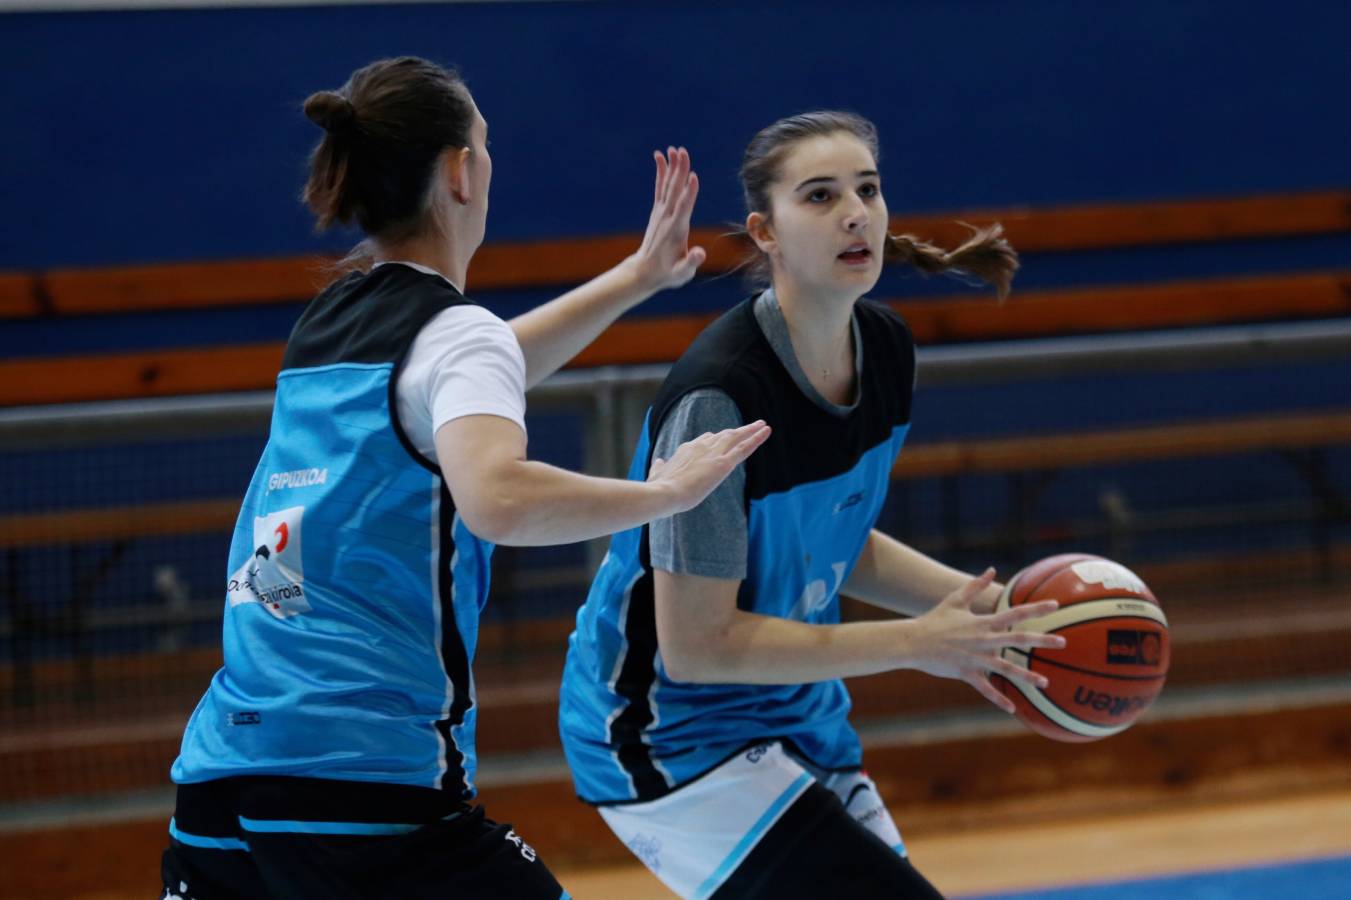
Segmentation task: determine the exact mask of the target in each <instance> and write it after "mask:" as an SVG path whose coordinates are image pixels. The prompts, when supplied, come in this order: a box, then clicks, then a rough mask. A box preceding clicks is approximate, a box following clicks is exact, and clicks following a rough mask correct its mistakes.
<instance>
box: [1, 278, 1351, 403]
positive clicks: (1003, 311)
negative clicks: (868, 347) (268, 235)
mask: <svg viewBox="0 0 1351 900" xmlns="http://www.w3.org/2000/svg"><path fill="white" fill-rule="evenodd" d="M891 305H892V306H893V308H895V309H896V310H897V311H899V312H900V313H901V314H902V315H903V316H905V319H906V321H907V322H909V324H910V328H911V330H912V331H913V332H914V334H915V339H916V340H917V341H918V342H919V343H921V344H932V343H942V342H946V341H967V340H989V339H1000V338H1017V337H1027V336H1053V335H1056V334H1075V333H1092V332H1106V331H1114V330H1118V329H1119V330H1141V329H1150V328H1168V327H1179V326H1188V325H1218V324H1224V323H1229V322H1251V321H1259V320H1267V319H1296V318H1331V317H1337V316H1347V315H1351V271H1347V272H1316V273H1300V274H1294V275H1273V276H1261V277H1255V278H1241V279H1214V280H1207V281H1187V282H1172V283H1165V284H1153V285H1139V286H1129V287H1116V286H1113V287H1102V288H1091V289H1076V290H1067V291H1044V292H1036V293H1030V294H1023V295H1016V296H1015V297H1014V299H1012V300H1010V301H1009V302H1008V303H1006V304H1004V305H1003V306H1000V305H997V304H996V303H995V302H994V300H993V299H990V298H985V297H957V298H951V299H940V300H907V301H904V302H900V301H891ZM717 315H718V313H703V314H698V315H688V316H671V317H660V318H642V317H637V318H631V319H627V320H622V321H620V322H617V323H615V324H614V325H612V326H611V327H610V328H609V329H608V330H606V331H605V333H604V334H602V335H601V336H600V337H599V338H597V339H596V341H595V342H594V343H592V344H591V346H589V347H587V348H586V349H585V350H584V351H582V352H581V353H580V354H579V355H578V356H577V357H576V358H575V359H574V360H573V361H572V362H571V363H569V367H570V368H585V367H588V366H602V365H632V364H641V363H661V362H671V361H674V360H675V359H676V358H677V357H679V356H680V354H681V353H682V352H684V350H685V348H686V347H688V346H689V344H690V342H691V341H692V340H693V339H694V337H695V335H697V334H698V333H699V331H700V330H701V329H702V328H703V327H704V326H705V325H707V324H708V323H709V322H711V321H712V320H713V319H714V318H715V317H716V316H717ZM282 350H283V345H282V344H281V343H271V344H247V345H234V346H224V347H208V348H201V349H175V350H158V351H143V352H139V353H126V354H98V355H90V356H78V357H58V358H42V357H39V358H29V359H17V360H4V361H0V406H3V405H22V404H39V403H63V402H70V401H80V400H107V399H117V398H125V397H146V396H164V395H167V394H196V393H214V392H219V391H240V390H265V389H267V388H270V387H272V386H273V384H274V382H275V379H276V375H277V370H278V367H279V366H280V364H281V356H282Z"/></svg>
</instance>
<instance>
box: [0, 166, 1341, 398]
mask: <svg viewBox="0 0 1351 900" xmlns="http://www.w3.org/2000/svg"><path fill="white" fill-rule="evenodd" d="M954 219H961V220H963V221H967V222H971V223H972V224H976V225H983V224H988V223H991V222H995V221H999V222H1002V223H1003V224H1004V226H1005V229H1006V231H1007V233H1008V236H1009V238H1010V240H1011V241H1012V242H1013V244H1014V246H1016V247H1018V248H1019V250H1020V251H1022V252H1025V253H1037V252H1052V251H1077V250H1098V249H1104V248H1130V247H1141V246H1158V245H1175V244H1204V243H1208V242H1219V241H1231V240H1236V239H1254V238H1295V237H1315V236H1321V235H1329V234H1341V233H1346V232H1351V191H1338V190H1332V191H1324V192H1319V193H1310V194H1289V195H1273V196H1253V197H1239V198H1222V199H1203V200H1183V201H1172V202H1153V203H1127V204H1115V205H1101V206H1082V207H1068V208H1053V209H1036V210H1032V209H1021V208H1020V209H1005V210H992V211H983V212H968V213H955V214H951V215H926V216H897V217H895V218H893V219H892V221H891V223H890V224H891V228H892V230H893V231H898V232H909V233H913V234H916V235H918V236H920V237H923V238H926V239H931V240H936V241H939V242H940V243H945V244H949V245H951V244H953V243H954V242H956V241H960V240H961V239H962V238H963V237H964V234H965V232H964V231H963V230H962V229H961V228H960V226H958V225H956V224H954ZM691 241H692V242H693V243H698V244H702V245H703V246H704V247H705V248H707V250H708V251H709V258H708V262H707V263H706V264H705V267H704V271H705V272H706V273H709V274H717V273H722V272H727V271H729V270H731V269H732V268H733V267H734V266H735V265H736V264H737V263H738V262H739V260H740V259H741V257H742V255H743V252H744V245H743V244H741V243H740V242H739V241H737V240H735V239H732V238H729V237H727V236H725V235H724V234H722V232H721V230H719V229H708V228H705V229H696V230H695V231H694V232H693V233H692V235H691ZM637 243H638V237H637V236H636V235H620V236H610V237H596V238H568V239H561V240H554V241H534V242H530V243H525V244H506V243H503V244H490V245H486V246H484V247H483V248H482V249H481V250H480V251H479V252H478V254H477V255H476V256H475V258H474V270H473V289H474V291H475V292H476V294H478V293H484V294H485V295H486V294H490V293H491V292H492V291H495V290H515V289H521V288H540V287H552V286H562V285H569V284H577V283H580V282H582V281H585V280H586V279H588V278H591V277H593V276H595V275H597V274H599V273H600V272H602V271H604V270H605V269H606V268H608V267H609V266H611V265H613V264H614V263H616V262H618V261H619V260H620V259H622V258H623V257H624V256H625V255H626V254H627V253H629V252H630V251H631V250H632V248H633V247H635V246H637ZM522 259H529V260H531V265H530V266H528V267H526V266H522V265H521V264H520V260H522ZM329 262H330V261H328V260H325V259H321V258H317V257H301V258H289V259H261V260H237V261H225V262H207V263H166V264H160V265H149V266H126V267H114V268H103V269H75V270H62V271H49V272H7V273H6V272H0V319H5V318H10V319H18V318H31V317H37V316H63V315H86V314H93V313H121V312H128V311H137V310H150V309H180V310H181V309H204V308H210V307H221V306H232V305H243V304H260V303H291V304H296V303H300V302H303V301H305V300H307V299H308V298H309V297H310V296H312V295H313V294H314V292H315V291H316V290H317V288H318V287H319V286H320V285H322V284H323V283H324V282H325V281H326V280H328V277H329V274H328V273H327V272H326V271H325V266H326V265H327V264H328V263H329ZM893 302H894V301H893ZM895 305H896V307H897V308H898V309H899V310H900V311H901V312H902V313H903V314H904V315H905V317H906V319H907V321H908V322H909V323H910V325H911V328H912V329H913V331H914V333H915V336H916V339H917V340H918V341H919V342H920V343H921V344H932V343H936V342H944V341H960V340H989V339H1000V338H1016V337H1026V336H1033V335H1041V336H1046V335H1056V334H1067V333H1101V332H1108V331H1116V330H1122V329H1126V330H1139V329H1151V328H1171V327H1186V326H1198V325H1216V324H1227V323H1235V322H1253V321H1266V320H1272V319H1292V318H1327V317H1335V316H1345V315H1351V270H1335V271H1323V272H1318V271H1315V272H1293V273H1285V274H1277V275H1257V276H1245V277H1237V278H1236V277H1227V278H1213V279H1196V280H1187V281H1178V282H1167V283H1160V284H1143V285H1129V286H1113V285H1108V286H1092V287H1079V288H1072V289H1066V290H1052V291H1035V292H1030V293H1022V292H1019V293H1017V294H1016V295H1015V297H1014V298H1013V299H1012V300H1011V301H1010V302H1008V303H1006V304H1005V305H1003V306H1000V307H996V306H995V305H994V304H993V302H992V301H991V300H990V299H989V298H988V297H986V296H977V295H971V296H966V297H955V298H942V299H927V300H926V299H910V300H906V301H904V302H903V303H900V302H895ZM712 318H713V315H712V314H699V315H677V316H660V317H641V316H640V317H637V318H633V319H628V320H625V321H621V322H619V323H617V324H616V325H614V326H613V327H611V328H610V329H609V330H608V331H606V332H605V334H603V335H602V336H601V337H600V338H599V339H598V340H597V341H596V342H595V343H593V344H592V345H591V346H590V347H588V348H587V349H586V350H585V351H583V353H582V354H580V355H579V356H578V357H577V358H576V359H575V360H574V361H573V362H572V365H574V366H579V367H586V366H602V365H629V364H641V363H659V362H670V361H672V360H674V359H675V358H676V357H677V356H679V354H680V353H681V352H682V351H683V350H684V348H685V347H686V346H688V344H689V342H690V340H692V339H693V337H694V336H695V335H696V334H698V333H699V331H700V330H701V329H702V328H703V327H704V326H705V325H706V324H707V323H708V322H709V321H710V320H711V319H712ZM281 353H282V345H281V343H279V342H271V343H258V344H243V345H224V346H212V347H207V348H197V349H188V348H170V349H164V350H147V351H140V352H130V353H106V354H86V355H80V356H76V357H70V358H46V357H33V358H25V359H12V360H0V406H7V405H10V406H12V405H31V404H43V403H63V402H70V401H87V400H106V399H115V398H124V397H145V396H165V395H176V394H193V393H214V392H220V391H241V390H262V389H267V388H270V387H272V385H273V383H274V379H275V377H276V372H277V368H278V365H279V363H280V361H281Z"/></svg>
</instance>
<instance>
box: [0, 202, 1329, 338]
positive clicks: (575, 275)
mask: <svg viewBox="0 0 1351 900" xmlns="http://www.w3.org/2000/svg"><path fill="white" fill-rule="evenodd" d="M956 220H961V221H965V222H970V223H972V224H977V225H984V224H989V223H991V222H996V221H998V222H1003V223H1004V226H1005V228H1006V230H1007V232H1008V235H1009V238H1010V239H1011V240H1012V241H1013V244H1014V246H1016V247H1018V248H1019V250H1021V251H1022V252H1025V253H1036V252H1045V251H1064V250H1085V249H1101V248H1107V247H1132V246H1144V245H1154V244H1175V243H1197V242H1205V241H1221V240H1232V239H1238V238H1272V237H1290V236H1296V235H1316V234H1328V233H1337V232H1344V231H1348V230H1351V191H1322V192H1317V193H1303V194H1277V195H1260V196H1252V197H1233V198H1208V199H1196V200H1176V201H1164V202H1151V203H1121V204H1097V205H1085V206H1076V207H1053V208H1046V209H1029V208H1015V209H1004V210H977V211H966V212H954V213H943V214H938V215H901V216H896V217H893V219H892V220H891V228H892V230H893V231H896V232H905V233H912V234H915V235H916V236H918V237H921V238H924V239H928V240H934V241H938V242H939V243H943V244H948V245H952V244H955V243H956V242H959V241H961V240H962V239H964V237H965V236H966V231H965V230H964V229H962V228H961V227H960V226H959V225H957V224H955V222H956ZM725 232H726V229H725V228H698V229H695V230H694V231H693V233H692V234H691V240H692V242H693V243H696V244H701V245H702V246H704V247H705V248H706V249H707V250H708V252H709V259H708V262H707V263H706V264H705V271H706V272H707V273H719V272H726V271H728V270H730V269H731V268H732V267H733V266H735V265H737V264H738V263H739V262H740V261H741V259H742V257H743V255H744V252H745V249H746V245H745V244H743V243H742V242H741V241H739V240H736V239H733V238H729V237H727V236H726V233H725ZM640 239H641V235H640V234H636V233H634V234H623V235H611V236H600V237H582V238H562V239H557V240H547V241H525V242H504V243H493V244H488V245H485V246H484V247H483V248H482V249H481V250H480V251H479V252H478V254H477V255H476V256H475V259H474V265H473V267H472V268H471V269H470V274H469V278H470V284H469V285H468V286H467V288H466V289H467V290H470V291H473V292H483V291H493V290H506V289H518V288H529V287H548V286H555V285H568V284H576V283H580V282H582V281H585V280H587V279H588V278H592V277H594V276H595V275H598V274H600V273H601V272H603V271H605V270H606V269H607V268H609V267H610V266H612V265H614V264H615V263H616V262H618V261H619V260H621V259H623V258H624V257H625V256H626V255H627V254H629V253H631V252H633V250H634V249H635V248H637V246H638V243H639V241H640ZM331 264H332V260H331V259H327V258H324V257H318V256H300V257H286V258H279V259H246V260H225V261H215V262H188V263H163V264H154V265H139V266H115V267H102V268H88V269H61V270H53V271H49V272H43V273H39V274H31V273H30V274H25V273H0V317H11V318H12V317H19V316H31V315H37V314H39V313H42V312H54V313H57V314H67V315H70V314H83V313H94V312H125V311H130V310H145V309H163V308H198V307H205V306H230V305H239V304H252V303H271V302H288V303H289V302H299V301H303V300H306V299H308V298H309V297H311V296H313V294H314V293H315V292H316V290H317V289H318V288H319V287H320V286H322V285H323V284H324V283H325V282H327V281H328V280H330V279H331V277H332V270H331V269H330V268H329V267H330V266H331Z"/></svg>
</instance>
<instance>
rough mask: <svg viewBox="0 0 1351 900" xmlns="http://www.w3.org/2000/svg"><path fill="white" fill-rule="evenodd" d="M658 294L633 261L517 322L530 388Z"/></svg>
mask: <svg viewBox="0 0 1351 900" xmlns="http://www.w3.org/2000/svg"><path fill="white" fill-rule="evenodd" d="M653 293H655V292H654V291H653V290H652V289H650V288H649V287H648V286H647V285H646V284H645V283H644V282H643V281H642V279H641V278H640V277H639V276H638V273H637V267H636V265H635V263H634V261H633V258H632V257H630V258H628V259H625V260H624V261H623V262H621V263H620V264H619V265H617V266H615V267H614V268H613V269H610V270H609V271H608V272H605V273H603V274H601V275H599V276H597V277H596V278H593V279H591V280H590V281H588V282H587V283H586V284H583V285H581V286H580V287H578V288H574V289H573V290H571V291H568V292H567V293H566V294H564V295H563V296H561V297H558V298H557V299H555V300H551V301H549V302H548V303H545V304H542V305H540V306H537V307H535V308H534V309H532V310H531V311H530V312H527V313H524V314H522V315H519V316H517V317H516V318H514V319H512V320H511V321H510V322H508V323H507V324H509V325H510V326H511V329H512V330H513V331H514V332H516V339H517V340H518V341H519V342H520V344H521V351H522V353H523V354H524V355H525V382H526V387H528V388H529V387H534V386H535V385H537V384H539V383H540V382H541V381H543V380H544V379H545V378H548V377H549V376H550V375H552V374H553V373H554V372H557V371H558V370H559V369H560V368H562V367H563V365H564V364H565V363H567V361H568V360H570V359H572V358H573V357H574V356H576V355H577V354H578V353H580V352H582V350H584V349H585V348H586V346H587V345H588V344H590V343H591V342H592V341H594V340H595V339H596V338H597V337H599V336H600V334H601V332H603V331H604V330H605V329H606V328H608V327H610V325H611V324H612V323H613V322H614V321H615V319H617V318H619V317H620V316H621V315H623V314H624V313H625V312H627V311H628V310H629V309H631V308H632V307H633V306H635V305H637V304H638V303H641V302H642V301H643V300H645V299H647V298H648V297H650V296H651V295H652V294H653Z"/></svg>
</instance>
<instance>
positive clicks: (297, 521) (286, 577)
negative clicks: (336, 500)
mask: <svg viewBox="0 0 1351 900" xmlns="http://www.w3.org/2000/svg"><path fill="white" fill-rule="evenodd" d="M304 513H305V507H303V506H292V507H290V508H289V509H283V510H279V511H277V512H274V513H270V514H269V515H266V516H259V517H258V518H256V519H254V520H253V546H254V551H253V554H252V555H251V556H250V557H249V558H248V559H247V560H245V561H244V564H243V565H242V566H240V567H239V569H238V570H237V571H236V572H235V573H234V574H233V575H231V576H230V581H229V584H228V585H227V586H226V592H227V596H228V597H229V598H230V605H231V606H238V605H239V604H241V603H261V604H263V607H264V608H265V609H266V610H267V611H268V612H270V613H272V615H274V616H276V617H277V618H279V619H284V618H286V617H287V616H294V615H298V614H300V613H303V612H309V610H310V604H309V602H308V601H307V600H306V599H305V568H304V564H303V562H302V557H301V555H300V535H301V520H302V518H303V516H304Z"/></svg>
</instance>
